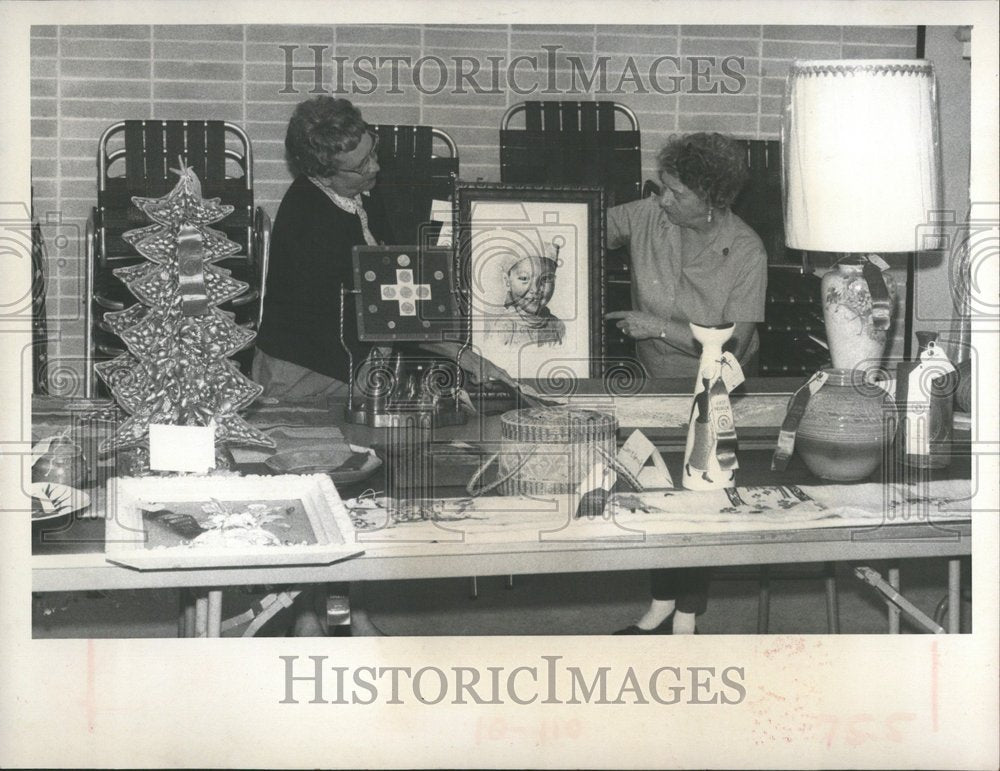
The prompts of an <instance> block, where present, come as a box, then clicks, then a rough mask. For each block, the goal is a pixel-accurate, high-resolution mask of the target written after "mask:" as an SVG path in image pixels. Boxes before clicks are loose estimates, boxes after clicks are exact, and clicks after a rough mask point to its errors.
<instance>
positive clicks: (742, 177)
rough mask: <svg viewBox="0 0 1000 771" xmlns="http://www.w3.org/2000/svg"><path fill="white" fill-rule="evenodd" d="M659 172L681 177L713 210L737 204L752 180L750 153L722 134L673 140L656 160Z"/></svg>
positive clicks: (697, 135) (699, 135)
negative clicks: (750, 175)
mask: <svg viewBox="0 0 1000 771" xmlns="http://www.w3.org/2000/svg"><path fill="white" fill-rule="evenodd" d="M656 163H657V170H658V171H659V172H660V173H662V172H664V171H666V172H667V173H669V174H672V175H673V176H675V177H677V178H678V179H679V180H680V181H681V182H682V183H684V185H685V186H686V187H688V188H690V189H691V190H692V191H693V192H695V193H697V194H698V196H700V197H701V198H702V199H704V200H705V201H706V202H707V203H708V204H710V205H711V206H717V207H720V208H725V207H727V206H729V205H730V204H731V203H732V202H733V201H735V200H736V196H738V195H739V193H740V190H742V189H743V185H745V184H746V181H747V178H748V172H747V161H746V153H745V151H744V150H743V148H741V147H740V146H739V145H738V144H737V143H736V142H735V141H734V140H732V139H730V138H729V137H727V136H723V135H722V134H715V133H712V134H707V133H701V134H688V135H687V136H680V137H671V138H670V140H669V141H668V142H667V144H665V145H664V146H663V148H662V149H661V150H660V152H659V153H658V154H657V156H656Z"/></svg>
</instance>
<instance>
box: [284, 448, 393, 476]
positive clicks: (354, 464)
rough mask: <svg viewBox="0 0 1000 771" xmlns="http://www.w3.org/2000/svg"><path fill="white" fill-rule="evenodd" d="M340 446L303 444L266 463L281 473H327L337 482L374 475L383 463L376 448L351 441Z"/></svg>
mask: <svg viewBox="0 0 1000 771" xmlns="http://www.w3.org/2000/svg"><path fill="white" fill-rule="evenodd" d="M347 447H349V448H350V452H349V453H348V452H345V451H344V449H338V448H315V447H314V448H303V449H301V450H287V451H285V452H279V453H277V454H276V455H272V456H271V457H270V458H268V459H267V460H265V461H264V464H265V465H266V466H267V467H268V468H269V469H271V470H272V471H276V472H278V473H279V474H326V475H327V476H329V477H330V479H331V480H333V481H334V482H339V483H341V484H348V483H351V482H360V481H361V480H362V479H366V478H367V477H369V476H371V475H372V474H373V473H374V472H375V470H376V469H377V468H378V467H379V466H381V465H382V461H381V460H380V459H379V457H378V456H377V455H376V454H375V451H374V450H371V449H369V448H366V447H359V446H358V445H355V444H351V445H347Z"/></svg>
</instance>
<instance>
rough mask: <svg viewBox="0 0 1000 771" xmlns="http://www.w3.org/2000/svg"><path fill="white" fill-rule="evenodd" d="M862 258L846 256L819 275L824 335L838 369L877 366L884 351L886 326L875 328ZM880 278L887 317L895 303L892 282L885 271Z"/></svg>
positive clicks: (894, 287) (894, 288) (893, 282)
mask: <svg viewBox="0 0 1000 771" xmlns="http://www.w3.org/2000/svg"><path fill="white" fill-rule="evenodd" d="M865 262H866V260H865V259H864V258H863V257H854V256H852V257H846V258H844V259H842V260H841V261H840V262H838V263H837V264H836V265H835V266H834V267H833V268H832V269H831V270H830V271H828V272H827V273H826V274H825V275H824V276H823V280H822V284H821V287H822V295H823V320H824V322H825V324H826V339H827V343H828V344H829V346H830V358H831V360H832V362H833V366H834V367H836V368H838V369H859V368H864V369H868V368H871V367H873V366H877V364H878V362H879V360H880V359H881V358H882V356H883V354H884V352H885V343H886V339H887V335H888V332H889V330H888V329H879V328H877V327H878V325H877V324H876V323H875V321H874V319H873V317H872V296H871V292H870V291H869V289H868V282H867V281H866V280H865V277H864V275H863V270H864V265H865ZM882 278H883V279H884V280H885V286H886V289H887V290H888V293H889V314H890V318H891V316H892V314H893V313H894V311H895V307H896V282H895V281H894V280H893V278H892V276H891V275H889V274H888V273H887V272H885V271H883V272H882ZM890 326H891V324H890Z"/></svg>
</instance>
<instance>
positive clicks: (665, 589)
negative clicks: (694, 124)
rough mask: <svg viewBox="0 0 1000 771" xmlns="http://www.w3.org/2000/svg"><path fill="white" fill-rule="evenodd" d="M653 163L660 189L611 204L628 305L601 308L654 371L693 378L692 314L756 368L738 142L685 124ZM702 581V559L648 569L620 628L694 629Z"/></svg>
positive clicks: (760, 277)
mask: <svg viewBox="0 0 1000 771" xmlns="http://www.w3.org/2000/svg"><path fill="white" fill-rule="evenodd" d="M657 165H658V170H659V176H660V183H661V185H662V190H661V192H660V194H659V195H657V196H653V197H650V198H646V199H644V200H641V201H633V202H632V203H627V204H624V205H622V206H616V207H613V208H611V209H609V210H608V247H609V248H617V247H620V246H625V245H628V247H629V253H630V260H631V265H632V308H633V309H632V310H630V311H617V312H614V313H609V314H607V318H609V319H615V320H617V325H618V328H619V329H621V330H622V332H623V333H624V334H625V335H626V336H628V337H630V338H632V339H633V340H636V341H637V346H636V350H637V352H638V355H639V360H640V361H641V362H642V364H643V367H644V368H645V369H646V371H647V373H648V374H649V375H650V376H651V377H654V378H683V379H685V380H689V381H693V380H694V378H695V376H696V375H697V372H698V362H699V357H700V355H701V351H700V346H699V345H698V343H696V342H695V340H694V339H693V338H692V337H691V329H690V327H689V326H688V322H694V323H695V324H700V325H703V326H714V325H719V324H726V323H733V324H735V330H734V333H733V336H732V339H731V341H730V343H729V345H728V346H727V348H729V349H731V350H732V352H733V354H734V355H735V356H736V357H737V359H739V362H740V365H741V366H742V368H743V371H744V373H745V374H747V375H752V374H755V372H754V370H755V368H756V354H757V349H758V339H757V329H756V322H759V321H763V320H764V299H765V291H766V288H767V254H766V252H765V251H764V245H763V244H762V243H761V240H760V238H759V237H758V236H757V234H756V233H755V232H754V231H753V230H752V229H751V228H750V227H749V226H748V225H747V224H746V223H745V222H743V220H741V219H740V218H739V217H738V216H736V215H735V214H734V213H733V212H732V210H731V209H730V205H731V204H732V202H733V201H734V200H736V196H737V195H738V194H739V192H740V189H741V188H742V187H743V185H744V184H745V183H746V180H747V165H746V159H745V156H744V152H743V150H742V148H741V147H740V146H739V145H738V144H737V143H736V142H734V141H733V140H731V139H729V138H728V137H725V136H723V135H722V134H690V135H688V136H682V137H675V138H672V139H671V140H670V141H669V142H668V143H667V144H666V145H665V146H664V147H663V149H662V150H660V152H659V155H658V156H657ZM708 584H709V572H708V570H707V569H701V568H680V569H676V568H675V569H665V570H654V571H652V578H651V589H652V592H651V593H652V597H653V599H652V602H651V603H650V605H649V608H648V609H647V610H646V612H645V613H644V614H643V615H642V617H640V618H639V619H638V620H637V621H636V623H634V624H632V625H630V626H628V627H626V628H624V629H622V630H620V631H618V632H616V634H691V633H693V632H694V631H695V626H696V623H695V619H696V617H697V616H698V615H699V614H701V613H704V612H705V610H706V607H707V603H708Z"/></svg>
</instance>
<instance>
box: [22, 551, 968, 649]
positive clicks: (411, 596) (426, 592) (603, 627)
mask: <svg viewBox="0 0 1000 771" xmlns="http://www.w3.org/2000/svg"><path fill="white" fill-rule="evenodd" d="M871 567H873V568H874V569H876V570H878V571H879V572H880V573H881V574H882V575H883V577H885V576H886V574H887V569H888V566H887V565H886V564H885V563H877V562H876V563H871ZM852 568H853V566H852V565H849V564H846V563H840V564H838V566H837V584H838V594H839V609H840V631H841V633H842V634H881V633H884V632H886V630H887V622H886V605H885V602H884V601H883V600H882V599H881V598H880V597H879V595H878V594H877V592H876V591H875V590H874V589H873V588H871V587H870V586H868V585H867V584H865V583H863V582H862V581H861V580H859V579H858V578H856V577H855V576H854V574H853V570H852ZM809 569H810V568H809V566H798V567H797V568H796V570H799V571H800V572H801V571H802V570H809ZM773 570H774V572H775V573H777V574H780V572H781V568H780V567H776V568H774V569H773ZM734 571H736V572H734ZM752 574H753V569H752V568H740V569H722V570H720V571H718V572H717V574H716V578H715V580H713V583H712V587H711V599H710V602H709V607H708V611H707V612H706V613H705V614H704V615H703V616H701V617H699V619H698V629H699V632H700V633H702V634H754V633H756V631H757V608H758V593H757V588H758V587H757V583H756V581H754V580H751V576H752ZM901 584H902V591H903V594H904V595H905V596H906V598H907V599H909V600H910V601H911V602H913V603H914V604H915V605H916V606H917V607H918V608H920V609H921V610H922V611H923V612H924V613H925V614H927V615H928V616H930V617H932V618H933V617H934V616H935V612H936V610H937V609H938V607H939V605H940V604H941V603H942V600H943V599H944V598H945V597H946V595H947V563H946V561H945V560H940V559H937V560H931V559H927V560H908V561H904V562H903V563H901ZM471 588H472V582H471V579H469V578H448V579H434V580H420V581H384V582H374V583H369V584H366V585H365V603H366V605H367V608H368V615H369V618H370V620H371V621H372V623H373V624H374V625H375V626H376V627H377V628H378V630H380V631H381V632H382V633H384V634H387V635H408V636H438V635H546V634H547V635H574V634H578V635H592V634H608V633H610V632H613V631H614V630H616V629H619V628H621V627H623V626H626V625H628V624H630V623H632V622H633V621H634V620H635V619H636V618H637V617H638V615H639V614H640V613H641V612H642V610H643V609H644V608H645V605H646V603H647V602H648V598H649V594H648V591H649V590H648V583H647V573H646V572H644V571H620V572H613V573H611V572H609V573H575V574H554V575H529V576H516V577H515V578H514V581H513V587H512V588H510V589H508V588H506V579H505V578H504V577H502V576H490V577H482V578H479V580H478V590H479V596H478V598H477V599H471V598H470V594H471ZM964 588H966V589H967V588H968V587H967V585H965V587H964ZM255 596H256V595H251V594H249V593H248V592H246V591H244V590H232V591H229V592H227V593H226V595H225V608H224V616H229V615H231V614H235V613H238V612H240V611H242V610H244V609H245V608H246V607H247V605H248V604H249V602H250V601H252V600H253V599H254V597H255ZM965 596H966V597H968V593H966V595H965ZM32 617H33V627H34V636H35V637H36V638H79V637H95V638H131V637H173V636H175V635H176V633H177V594H176V592H174V591H166V590H163V591H118V592H74V593H69V592H63V593H52V594H44V595H36V596H35V598H34V602H33V613H32ZM970 619H971V606H970V604H969V602H968V600H967V599H966V600H965V601H964V602H963V608H962V631H963V632H968V631H970V629H969V627H970ZM939 620H940V619H939ZM941 623H944V622H943V621H941ZM288 626H289V624H288V619H287V618H282V617H277V618H276V619H275V620H274V622H273V623H271V624H268V626H267V627H265V630H264V633H265V634H268V635H271V636H275V635H277V636H280V635H283V634H285V633H286V630H287V629H288ZM902 630H903V632H904V633H907V632H915V633H920V632H922V631H923V630H922V628H921V627H919V626H918V625H915V624H912V623H909V622H908V621H907V619H906V617H905V616H904V617H903V623H902ZM239 631H240V629H236V630H234V632H236V633H238V632H239ZM337 632H338V633H345V632H346V629H343V628H341V629H338V630H337ZM769 632H770V633H772V634H782V633H799V634H825V633H826V632H827V618H826V600H825V594H824V584H823V581H822V579H820V578H816V579H809V580H801V579H788V580H777V579H773V580H772V582H771V601H770V625H769Z"/></svg>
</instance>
